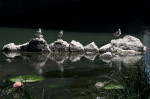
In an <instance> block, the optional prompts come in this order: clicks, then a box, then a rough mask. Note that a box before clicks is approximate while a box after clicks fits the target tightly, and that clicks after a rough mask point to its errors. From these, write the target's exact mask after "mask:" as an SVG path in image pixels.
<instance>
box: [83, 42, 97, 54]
mask: <svg viewBox="0 0 150 99" xmlns="http://www.w3.org/2000/svg"><path fill="white" fill-rule="evenodd" d="M84 49H85V52H86V53H88V54H90V53H91V54H93V53H98V51H99V49H98V47H97V46H96V45H95V43H94V42H92V43H90V44H88V45H86V46H85V47H84Z"/></svg>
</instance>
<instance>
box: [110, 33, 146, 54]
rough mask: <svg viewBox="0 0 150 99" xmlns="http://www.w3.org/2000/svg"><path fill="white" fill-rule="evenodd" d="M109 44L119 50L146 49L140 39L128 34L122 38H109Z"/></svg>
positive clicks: (138, 50) (140, 50)
mask: <svg viewBox="0 0 150 99" xmlns="http://www.w3.org/2000/svg"><path fill="white" fill-rule="evenodd" d="M111 45H112V47H113V48H118V49H121V50H134V51H137V52H144V51H146V47H145V46H144V45H143V44H142V43H141V41H140V40H139V39H138V38H136V37H133V36H130V35H126V36H125V37H124V38H123V39H117V40H111Z"/></svg>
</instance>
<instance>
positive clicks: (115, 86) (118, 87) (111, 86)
mask: <svg viewBox="0 0 150 99" xmlns="http://www.w3.org/2000/svg"><path fill="white" fill-rule="evenodd" d="M104 89H123V86H121V85H116V84H111V85H108V86H105V87H104Z"/></svg>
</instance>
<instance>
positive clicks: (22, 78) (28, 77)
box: [9, 75, 44, 82]
mask: <svg viewBox="0 0 150 99" xmlns="http://www.w3.org/2000/svg"><path fill="white" fill-rule="evenodd" d="M9 80H10V81H12V82H18V81H19V82H37V81H42V80H44V78H43V77H41V76H36V75H20V76H15V77H13V78H10V79H9Z"/></svg>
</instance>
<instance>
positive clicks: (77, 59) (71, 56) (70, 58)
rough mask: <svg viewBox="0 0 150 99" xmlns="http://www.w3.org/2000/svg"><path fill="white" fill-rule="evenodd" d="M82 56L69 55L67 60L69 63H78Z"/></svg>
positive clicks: (80, 54)
mask: <svg viewBox="0 0 150 99" xmlns="http://www.w3.org/2000/svg"><path fill="white" fill-rule="evenodd" d="M83 56H84V53H70V57H69V60H70V61H71V62H77V61H80V59H81V57H83Z"/></svg>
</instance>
